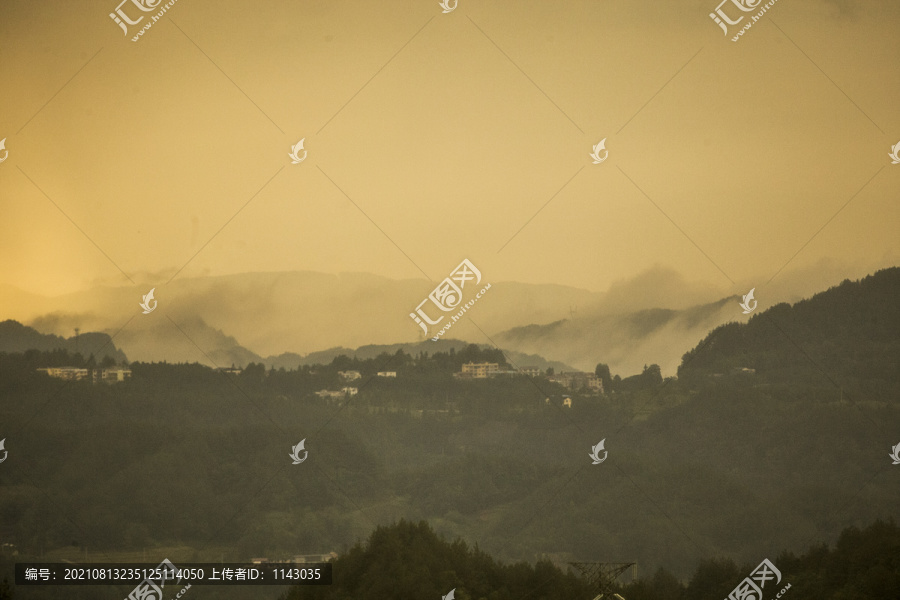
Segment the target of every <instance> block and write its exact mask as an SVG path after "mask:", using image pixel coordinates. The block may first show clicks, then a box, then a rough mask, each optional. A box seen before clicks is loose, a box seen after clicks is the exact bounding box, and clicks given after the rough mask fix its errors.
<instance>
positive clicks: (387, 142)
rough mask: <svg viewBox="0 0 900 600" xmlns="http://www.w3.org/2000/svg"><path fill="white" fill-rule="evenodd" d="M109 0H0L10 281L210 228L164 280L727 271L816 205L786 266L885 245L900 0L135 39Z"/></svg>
mask: <svg viewBox="0 0 900 600" xmlns="http://www.w3.org/2000/svg"><path fill="white" fill-rule="evenodd" d="M729 4H730V3H729ZM116 5H117V1H116V0H110V1H108V2H107V1H90V2H88V1H66V2H61V1H59V2H31V1H27V0H13V1H10V0H7V1H5V2H3V3H2V4H0V55H2V60H0V82H2V84H0V85H2V89H3V94H2V110H0V139H2V138H3V137H6V149H7V150H8V151H9V155H8V159H7V160H6V161H5V162H3V163H2V164H0V256H2V266H0V282H2V283H10V284H14V285H17V286H19V287H21V288H23V289H25V290H28V291H32V292H36V293H41V294H58V293H64V292H70V291H74V290H77V289H82V288H85V287H87V286H89V285H90V284H92V283H96V282H98V281H99V282H104V283H106V284H109V285H130V283H131V282H130V281H129V280H128V279H127V278H126V277H125V276H124V275H123V274H122V273H121V272H120V271H119V269H118V268H117V267H116V266H114V264H113V263H115V264H116V265H118V267H120V268H121V269H122V270H123V271H124V272H125V273H127V274H128V276H130V277H131V278H132V280H133V281H134V282H136V283H137V284H139V285H141V286H143V284H144V283H152V284H160V283H163V282H164V281H165V280H167V279H168V278H169V277H171V276H172V275H173V274H174V273H175V271H176V270H178V269H179V268H181V267H182V266H184V265H185V264H186V263H188V261H189V260H190V259H191V257H192V256H194V255H195V254H196V253H197V252H198V251H200V250H201V248H203V246H204V244H206V243H207V242H209V240H210V239H212V241H211V242H209V244H208V245H206V246H205V248H203V249H202V251H200V252H199V254H197V256H196V258H194V259H193V260H192V261H190V263H189V264H188V265H187V267H186V268H185V269H184V270H183V271H182V272H181V274H180V275H179V277H187V276H195V275H200V274H227V273H238V272H246V271H278V270H313V271H322V272H327V273H336V272H343V271H363V272H371V273H375V274H379V275H384V276H388V277H395V278H416V277H422V276H423V275H422V271H424V272H425V273H426V274H427V275H428V277H430V278H431V279H433V280H435V281H436V280H439V279H441V278H443V277H445V276H446V275H447V274H448V273H449V271H450V270H451V269H452V268H453V267H455V266H456V265H457V264H458V263H459V262H460V260H461V259H462V258H469V259H470V260H472V261H473V262H474V263H475V264H476V265H478V267H479V268H480V269H481V271H482V273H484V274H485V276H486V277H487V278H488V279H489V280H491V281H502V280H514V281H522V282H530V283H557V284H565V285H572V286H578V287H581V288H586V289H590V290H604V289H607V288H608V287H609V286H610V284H611V283H612V282H614V281H617V280H621V279H624V278H627V277H630V276H632V275H634V274H635V273H637V272H639V271H641V270H644V269H646V268H648V267H650V266H652V265H654V264H659V265H662V266H664V267H672V268H674V269H676V270H677V271H679V272H680V273H682V274H683V275H684V276H685V277H686V278H688V279H689V280H692V281H706V282H710V283H712V284H715V285H720V286H723V289H726V290H728V291H730V292H733V293H745V292H746V289H743V288H742V287H741V286H743V285H744V284H745V283H746V282H758V283H757V285H759V286H761V285H762V284H763V283H764V281H765V280H767V279H768V278H769V277H771V276H772V275H774V274H775V273H776V272H777V271H778V270H779V269H780V268H781V267H782V266H783V265H784V264H785V263H786V262H788V261H789V260H790V259H791V257H792V256H793V255H794V254H795V253H796V252H797V251H798V250H800V249H801V247H803V246H804V244H806V243H807V242H808V241H809V240H810V238H812V237H813V236H814V234H816V232H817V231H818V230H819V229H820V228H822V227H823V225H826V223H827V226H825V228H824V229H822V231H821V233H819V234H818V235H817V236H816V237H815V238H814V239H813V240H812V242H810V243H809V245H807V246H806V247H805V248H804V249H803V250H802V252H800V253H799V254H798V255H797V256H796V258H794V259H793V262H792V263H791V268H795V267H796V268H803V267H810V266H811V265H815V264H816V263H817V262H818V261H820V260H822V259H834V260H837V261H844V262H847V263H848V264H849V263H854V264H864V265H866V266H869V265H871V269H870V270H875V268H877V267H880V266H888V265H891V264H898V263H900V261H898V257H900V236H898V235H897V232H898V225H900V204H898V191H900V165H891V161H890V158H889V157H888V153H889V152H890V150H891V146H892V145H894V144H896V143H898V142H900V111H898V108H900V70H898V69H897V58H898V56H900V3H897V2H891V1H874V0H859V1H851V0H846V1H838V0H830V1H825V0H779V2H777V3H776V4H775V5H774V7H773V8H771V9H770V10H769V12H768V13H766V14H765V15H763V17H762V18H761V19H760V20H759V22H757V23H756V24H755V25H754V26H753V27H752V28H751V29H750V30H748V31H747V33H746V34H745V35H744V36H743V37H742V38H740V40H739V41H738V42H737V43H735V42H732V41H730V36H729V37H726V36H724V35H723V33H722V30H721V29H719V27H718V26H717V25H716V24H715V23H713V22H712V20H711V19H710V18H709V17H708V13H710V12H712V11H713V10H714V9H715V8H716V5H717V2H716V0H702V1H700V0H687V1H681V2H671V1H669V0H666V1H662V0H659V1H657V0H644V1H640V2H637V1H624V0H618V1H596V0H590V1H585V2H566V3H558V2H535V1H528V0H525V1H522V0H519V1H516V2H512V1H501V2H492V3H484V2H474V1H471V0H459V4H458V7H457V8H456V9H455V10H454V11H453V12H450V13H448V14H442V12H441V8H440V6H438V2H437V0H421V1H416V2H411V1H404V2H399V1H389V2H335V1H327V2H326V1H304V2H279V3H257V2H236V1H233V0H225V1H218V2H211V1H209V0H178V2H176V3H175V4H174V6H172V7H171V8H170V9H169V11H168V12H167V13H166V14H165V15H164V16H163V17H162V18H161V19H160V20H159V22H157V23H155V24H154V25H153V27H152V28H150V29H149V30H148V31H147V32H146V33H145V34H144V35H143V37H142V38H140V40H139V41H138V42H136V43H134V42H131V41H130V35H129V37H127V38H126V37H125V36H124V35H123V32H122V30H121V29H120V28H119V27H118V26H117V25H116V24H115V23H114V22H113V21H112V20H111V19H110V18H109V17H108V13H110V12H112V11H113V10H114V9H115V8H116ZM123 10H125V11H126V12H127V13H128V14H129V15H131V16H132V18H136V16H137V15H139V14H142V13H140V11H138V10H137V9H136V8H135V7H134V6H133V5H132V4H131V2H128V3H127V6H126V5H123ZM729 13H730V14H733V15H737V14H739V11H737V10H736V9H734V8H731V9H730V10H729ZM147 14H148V15H149V14H155V13H147ZM748 14H752V13H748ZM148 20H149V17H147V18H145V19H144V21H143V22H142V23H140V24H139V25H137V26H133V27H131V28H130V29H131V31H132V35H133V33H134V32H136V31H137V30H138V29H139V27H140V26H142V25H144V24H145V23H146V22H147V21H148ZM747 20H748V19H745V21H747ZM741 25H743V23H742V24H741ZM737 29H738V27H733V28H732V30H733V31H734V32H736V31H737ZM301 138H305V148H306V150H307V151H308V155H307V158H306V160H305V161H304V162H302V163H301V164H298V165H292V164H291V161H290V158H289V157H288V152H289V151H290V148H291V146H292V145H293V144H295V143H296V142H298V141H299V140H300V139H301ZM603 138H606V147H607V149H608V150H609V158H608V159H607V160H606V161H605V162H603V163H601V164H597V165H595V164H592V161H591V159H590V157H589V153H590V152H591V147H592V145H594V144H596V143H598V142H599V141H600V140H601V139H603ZM873 177H874V178H873ZM41 190H42V191H41ZM860 190H861V191H860ZM854 196H855V197H854ZM48 197H49V199H48ZM648 197H649V198H648ZM348 198H349V199H348ZM851 199H852V200H851ZM51 200H52V202H51ZM848 201H849V204H847V203H848ZM54 203H55V204H56V205H58V207H59V208H57V207H56V206H54ZM845 204H846V207H845V208H843V210H841V207H843V206H844V205H845ZM242 207H243V208H242ZM60 209H61V211H62V212H60ZM839 211H840V212H839ZM63 212H64V213H65V215H68V218H67V217H66V216H64V215H63V214H62V213H63ZM835 215H836V216H835ZM70 219H71V220H70ZM523 225H524V228H523ZM223 226H224V228H223ZM520 229H521V231H519V230H520ZM220 230H221V232H220V233H218V234H217V232H219V231H220ZM517 232H519V233H518V234H517V235H516V233H517ZM514 235H515V237H513V236H514ZM511 238H512V239H511ZM510 239H511V241H510ZM501 248H502V250H501ZM104 253H105V255H106V256H104ZM107 256H108V258H107ZM716 265H717V266H716ZM420 269H421V271H420ZM723 272H724V274H723ZM730 280H731V281H734V282H735V284H734V285H732V283H731V281H730ZM406 308H407V307H402V309H403V310H405V309H406Z"/></svg>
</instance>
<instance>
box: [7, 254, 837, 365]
mask: <svg viewBox="0 0 900 600" xmlns="http://www.w3.org/2000/svg"><path fill="white" fill-rule="evenodd" d="M837 270H838V269H837V268H836V267H835V266H834V265H824V266H821V268H819V269H818V270H816V271H815V277H812V276H810V275H809V273H806V272H801V274H800V275H798V276H797V277H798V278H799V279H802V280H803V281H805V282H807V284H806V285H807V287H808V285H810V284H809V282H810V281H812V282H814V283H816V284H818V283H819V282H821V281H823V280H828V279H829V277H832V278H833V276H834V272H835V271H837ZM819 271H821V272H819ZM484 281H486V282H487V281H489V278H487V277H485V279H484ZM837 281H839V279H838V280H837ZM433 286H434V284H433V283H431V282H428V281H425V280H421V279H420V280H399V281H398V280H392V279H388V278H384V277H379V276H375V275H371V274H365V273H344V274H340V275H327V274H323V273H314V272H273V273H243V274H235V275H223V276H215V277H196V278H190V279H188V278H186V279H178V280H175V281H174V282H173V283H172V284H170V285H168V286H165V287H164V286H158V287H156V291H155V297H156V299H157V301H158V302H159V306H158V308H157V309H156V310H155V311H154V312H152V313H150V314H147V315H143V314H140V309H139V307H138V306H137V304H138V302H139V300H140V298H141V296H142V295H143V294H146V293H147V292H148V291H149V289H150V287H152V284H147V285H146V287H144V286H142V287H141V288H140V289H138V288H136V287H131V286H128V287H113V286H108V285H100V286H96V287H95V288H92V289H90V290H85V291H80V292H76V293H71V294H65V295H62V296H57V297H52V298H50V297H41V296H37V295H35V294H30V293H27V292H23V291H21V290H18V289H16V288H14V287H12V286H9V285H0V314H3V316H5V317H7V318H15V319H17V320H19V321H21V322H23V323H27V324H29V325H31V326H32V327H34V328H35V329H37V330H38V331H47V332H53V333H56V334H67V333H68V332H71V331H72V330H73V328H74V327H80V328H81V329H82V330H85V331H89V330H94V331H103V332H105V333H106V334H107V335H113V334H115V341H116V344H117V346H118V347H119V348H121V349H122V350H123V351H124V352H125V353H126V354H127V355H128V357H129V358H130V360H134V361H142V362H154V361H155V362H159V361H168V362H195V361H198V362H201V363H207V364H211V363H214V364H216V365H219V366H230V365H231V364H232V363H234V364H235V365H236V366H239V365H246V364H248V363H249V362H262V363H264V364H266V365H268V366H274V367H276V368H280V367H285V368H292V367H293V366H296V365H297V364H308V363H313V362H327V361H328V360H330V358H333V357H334V356H336V355H337V354H341V353H343V354H348V355H349V354H353V353H359V352H363V353H365V352H367V350H365V348H367V347H368V346H372V347H374V348H378V350H377V352H380V351H390V350H389V349H390V348H396V349H399V348H401V347H402V348H404V349H405V351H410V349H412V348H419V347H420V346H419V345H418V344H419V343H421V344H423V345H422V346H421V350H423V351H433V350H432V348H433V349H437V348H439V347H442V346H440V344H441V343H442V342H445V341H450V340H440V341H439V342H430V341H428V340H426V339H425V336H424V335H423V334H422V331H421V329H419V328H418V327H417V326H416V325H415V323H414V322H413V321H412V319H410V318H409V314H408V313H409V312H411V311H412V310H413V308H414V307H415V306H416V305H417V304H418V303H419V302H421V300H422V299H424V298H425V297H427V295H428V293H429V292H430V291H431V290H432V289H433ZM795 287H796V286H795ZM801 287H802V286H801ZM792 289H793V288H792ZM821 289H822V288H821V287H819V288H817V290H821ZM786 290H787V288H783V289H781V290H780V291H779V290H777V289H775V288H774V287H773V288H771V289H768V290H767V291H766V293H765V294H764V295H762V294H761V293H760V291H758V292H757V298H758V299H759V300H760V303H761V305H762V306H760V308H763V306H764V305H765V304H766V303H768V302H771V301H772V300H773V297H778V296H779V295H780V296H785V295H788V296H790V297H791V298H794V296H795V294H794V293H793V292H791V293H788V291H786ZM797 299H799V298H797ZM739 300H740V298H739V297H738V296H735V295H728V296H727V297H725V298H722V295H721V294H720V292H718V291H717V289H716V288H714V287H712V286H710V285H707V284H703V283H697V282H687V281H685V280H684V278H683V277H682V276H681V275H680V274H679V273H678V272H676V271H674V270H673V269H669V268H665V267H661V266H657V267H654V268H651V269H648V270H646V271H644V272H642V273H640V274H638V275H636V276H635V277H633V278H631V279H629V280H624V281H618V282H614V283H613V284H612V285H611V286H610V288H609V289H608V290H607V291H606V292H602V293H598V292H591V291H588V290H583V289H578V288H572V287H566V286H561V285H533V284H523V283H515V282H497V283H494V284H493V286H492V288H491V291H490V293H489V294H486V295H485V296H484V297H483V298H482V299H480V300H479V302H478V304H477V307H475V308H477V310H471V311H469V312H468V313H467V314H466V316H465V317H464V318H463V319H461V320H460V321H459V322H457V323H456V324H455V325H454V327H453V330H452V332H451V334H452V336H453V338H454V339H455V340H460V341H459V342H453V343H454V344H462V343H476V344H485V343H486V342H487V340H485V335H484V333H487V334H488V335H489V336H490V337H491V339H492V340H494V341H495V342H496V343H497V344H499V345H500V346H501V347H502V348H504V349H506V350H507V351H508V352H510V353H511V354H510V356H509V357H510V360H512V362H513V363H514V364H518V365H520V366H523V363H524V365H535V366H541V365H543V364H546V365H547V366H552V363H553V361H556V362H557V363H559V364H565V365H569V366H567V367H566V369H567V370H569V369H572V368H577V369H581V370H593V368H594V366H595V365H596V364H597V363H598V362H603V363H606V364H608V365H609V366H610V368H611V369H612V370H613V372H619V373H636V372H640V371H641V369H642V367H643V365H645V364H648V363H656V364H659V365H660V366H661V367H662V370H663V372H664V373H665V374H667V375H668V374H672V373H674V371H675V369H676V368H677V366H678V363H679V361H680V357H681V355H682V354H683V353H684V352H686V351H688V350H689V349H690V348H691V347H693V346H694V345H695V344H696V342H697V341H698V340H700V339H702V338H703V337H704V336H705V335H706V334H707V333H708V332H709V331H710V330H712V329H714V328H716V327H718V326H719V325H722V324H724V323H726V322H729V321H734V320H738V321H744V320H746V318H747V317H746V316H745V315H743V314H742V313H741V311H740V309H739V306H738V301H739ZM661 303H665V304H666V306H665V307H660V306H659V305H660V304H661ZM311 315H315V318H313V317H312V316H311ZM470 319H471V322H469V320H470ZM123 323H127V326H126V327H124V328H122V324H123ZM173 323H174V324H175V325H173ZM474 324H477V327H476V326H475V325H474ZM482 331H484V333H482ZM431 333H433V332H432V331H429V335H430V334H431ZM398 338H399V339H398ZM403 338H406V339H403ZM417 340H418V341H417ZM435 344H437V345H435ZM352 348H357V350H355V351H351V350H350V349H352ZM516 353H519V354H516ZM521 355H526V356H521ZM527 355H532V356H535V357H544V358H543V359H541V360H544V359H545V360H546V363H544V362H541V360H539V359H538V358H534V359H529V358H528V356H527ZM520 361H521V362H520ZM542 368H543V367H542ZM554 368H558V367H557V366H554Z"/></svg>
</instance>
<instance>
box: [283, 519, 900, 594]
mask: <svg viewBox="0 0 900 600" xmlns="http://www.w3.org/2000/svg"><path fill="white" fill-rule="evenodd" d="M772 560H773V561H774V565H775V566H776V568H777V569H778V570H779V571H780V573H781V580H780V581H777V582H776V581H775V580H772V581H770V582H768V585H767V586H766V596H765V597H766V598H773V597H775V595H776V593H778V592H779V591H782V590H784V591H785V593H788V592H790V595H789V597H791V598H797V599H798V600H807V599H809V600H812V599H815V600H850V599H858V600H897V598H900V528H898V527H897V526H896V525H895V524H894V523H893V522H887V523H885V522H882V521H877V522H875V523H873V524H871V525H870V526H868V527H866V528H864V529H862V530H860V529H857V528H855V527H852V528H847V529H845V530H844V531H843V532H842V533H841V535H840V538H839V539H838V541H837V543H836V544H835V545H834V546H833V547H830V546H829V545H827V544H818V545H815V546H813V547H811V548H809V549H808V550H807V551H806V552H805V553H802V554H800V555H795V554H793V553H791V552H780V553H778V554H777V557H776V555H774V554H773V556H772ZM755 566H756V565H755V564H745V565H743V566H740V565H738V564H736V563H735V562H734V561H733V560H731V559H727V558H708V559H704V560H702V561H701V562H700V563H699V564H698V565H697V567H696V568H695V570H694V572H693V574H692V575H691V577H690V579H688V580H686V581H684V582H682V581H680V580H679V579H678V578H677V577H676V576H675V575H673V574H672V573H671V572H669V571H668V570H666V569H665V568H659V569H657V570H656V571H655V572H654V573H652V574H647V575H645V576H643V577H641V578H639V579H637V580H634V581H628V579H629V577H628V575H623V576H622V577H620V580H619V581H617V582H616V585H614V588H613V589H614V590H615V592H617V593H618V594H619V595H621V596H623V597H624V598H626V599H627V600H721V599H722V598H725V597H727V596H728V594H729V593H730V592H731V591H732V590H733V589H734V588H735V587H736V586H737V585H738V584H739V583H740V582H741V581H742V580H743V578H744V577H746V576H747V575H749V574H750V572H751V571H752V569H753V568H754V567H755ZM332 576H333V585H331V586H329V587H321V586H309V587H302V586H298V587H296V588H294V589H293V590H291V591H290V592H289V593H288V594H285V596H283V598H282V600H343V599H345V598H390V599H391V600H419V599H420V598H440V597H442V596H444V595H445V594H447V592H449V591H450V590H451V589H453V590H455V598H456V600H521V599H524V598H539V599H541V600H570V599H579V598H582V599H584V600H588V599H590V598H592V597H593V596H594V594H596V592H597V590H596V589H595V588H594V587H593V586H592V585H591V584H590V582H589V581H587V580H585V579H584V578H583V577H580V576H575V575H574V574H573V569H571V568H568V567H567V566H563V565H555V564H552V563H550V562H540V561H538V562H537V563H536V564H535V565H534V566H532V565H530V564H524V563H518V564H511V565H504V564H501V563H498V562H497V561H495V560H494V559H493V558H492V557H491V556H490V555H488V554H487V553H485V552H482V551H480V550H478V548H469V547H468V546H467V545H466V543H465V542H463V541H461V540H456V541H455V542H453V543H449V542H447V541H445V540H443V539H441V538H439V537H438V536H437V535H436V534H435V533H434V531H433V530H432V529H431V528H430V527H429V526H428V525H427V524H426V523H425V522H420V523H419V524H413V523H408V522H405V521H402V520H401V521H400V522H399V523H397V524H394V525H391V526H387V527H379V528H378V529H376V530H375V531H374V532H373V533H372V534H371V535H370V536H369V539H368V541H367V542H366V543H364V544H363V543H357V544H356V545H354V546H353V547H352V548H350V550H349V551H348V552H347V553H345V554H344V555H343V556H340V557H339V558H338V559H337V560H335V561H334V564H333V572H332ZM769 590H771V591H769Z"/></svg>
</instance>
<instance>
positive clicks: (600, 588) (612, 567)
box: [569, 562, 637, 600]
mask: <svg viewBox="0 0 900 600" xmlns="http://www.w3.org/2000/svg"><path fill="white" fill-rule="evenodd" d="M569 564H570V565H572V566H573V567H575V568H576V569H578V570H579V571H581V574H582V575H584V576H585V578H586V579H587V580H588V581H589V582H590V583H592V584H593V585H594V587H595V589H596V591H597V592H598V594H597V595H596V596H594V598H593V600H601V599H602V598H622V596H619V594H614V593H613V592H612V587H613V584H614V583H615V582H616V579H618V577H619V575H621V574H622V573H624V572H625V571H627V570H628V569H631V579H632V580H634V579H635V577H636V575H637V563H636V562H629V563H604V562H570V563H569ZM623 600H624V599H623Z"/></svg>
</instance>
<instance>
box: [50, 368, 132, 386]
mask: <svg viewBox="0 0 900 600" xmlns="http://www.w3.org/2000/svg"><path fill="white" fill-rule="evenodd" d="M38 371H43V372H44V373H46V374H47V375H49V376H50V377H56V378H57V379H65V380H67V381H81V380H83V379H90V380H91V381H92V382H93V383H98V382H101V381H102V382H104V383H115V382H117V381H125V380H126V379H131V369H125V368H122V367H115V368H109V369H80V368H78V367H45V368H42V369H38Z"/></svg>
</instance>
